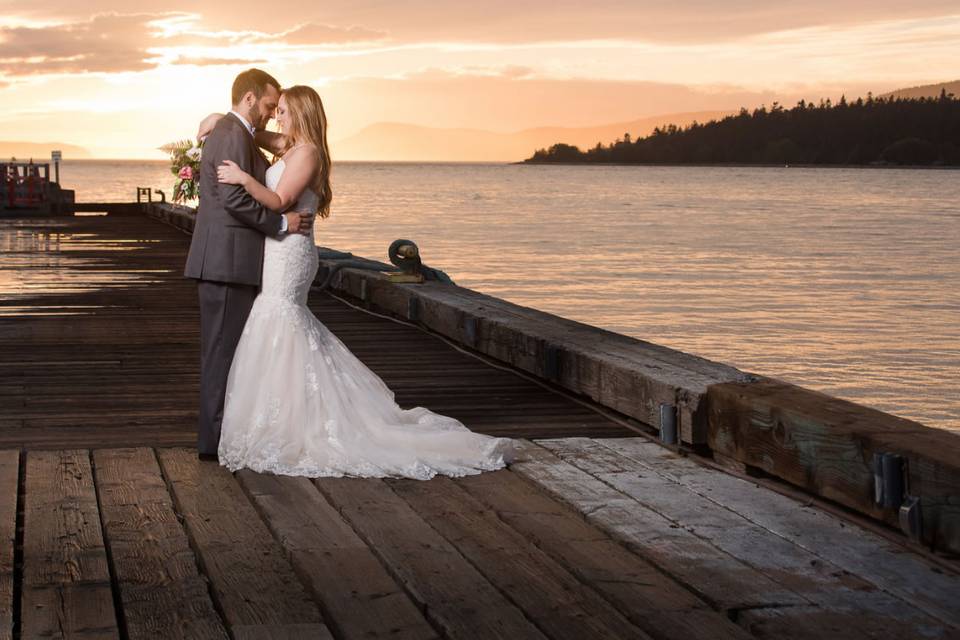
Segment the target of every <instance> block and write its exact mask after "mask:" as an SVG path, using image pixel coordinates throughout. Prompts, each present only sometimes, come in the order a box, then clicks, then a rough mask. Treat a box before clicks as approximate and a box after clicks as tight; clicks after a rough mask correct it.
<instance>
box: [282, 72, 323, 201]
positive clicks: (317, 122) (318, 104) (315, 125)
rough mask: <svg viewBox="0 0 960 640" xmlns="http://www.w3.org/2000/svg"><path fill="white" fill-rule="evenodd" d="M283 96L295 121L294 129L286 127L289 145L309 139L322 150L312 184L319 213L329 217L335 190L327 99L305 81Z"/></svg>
mask: <svg viewBox="0 0 960 640" xmlns="http://www.w3.org/2000/svg"><path fill="white" fill-rule="evenodd" d="M283 97H284V99H285V100H286V103H287V111H288V112H289V113H290V121H291V124H292V126H291V130H290V131H284V133H285V134H286V135H287V138H288V149H289V147H292V146H293V145H295V144H303V143H305V142H309V143H311V144H313V145H314V146H315V147H316V148H317V151H319V152H320V167H319V170H318V171H317V179H316V181H315V182H314V184H313V185H311V186H312V187H313V190H314V191H315V192H316V193H317V195H318V196H320V203H319V204H318V205H317V214H318V215H319V216H320V217H321V218H326V217H327V216H329V215H330V201H331V200H332V199H333V191H332V190H331V188H330V169H331V162H330V147H329V146H327V114H326V112H325V111H324V110H323V101H322V100H321V99H320V95H319V94H318V93H317V92H316V91H314V90H313V89H311V88H310V87H307V86H305V85H296V86H293V87H290V88H289V89H284V90H283Z"/></svg>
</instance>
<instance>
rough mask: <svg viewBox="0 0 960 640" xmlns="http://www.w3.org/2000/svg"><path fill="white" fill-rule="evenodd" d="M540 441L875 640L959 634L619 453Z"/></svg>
mask: <svg viewBox="0 0 960 640" xmlns="http://www.w3.org/2000/svg"><path fill="white" fill-rule="evenodd" d="M540 444H541V445H542V446H544V447H546V448H547V449H549V450H551V451H552V452H554V453H555V454H557V455H559V456H560V457H561V458H562V459H563V460H565V461H567V462H570V463H571V464H573V465H575V466H577V467H578V468H580V469H582V470H584V471H586V472H588V473H590V474H591V475H593V476H595V477H597V478H599V479H600V480H602V481H603V482H604V483H606V484H608V485H609V486H611V487H613V488H614V489H616V490H618V491H620V492H621V493H623V494H625V495H627V496H629V497H630V498H632V499H634V500H635V501H636V502H637V503H639V504H642V505H643V506H645V507H647V508H650V509H652V510H654V511H657V512H659V513H669V516H670V518H671V519H673V520H674V521H675V522H676V524H677V525H678V526H679V527H681V528H683V529H686V530H687V531H690V532H691V533H693V534H694V535H696V536H698V537H699V538H700V539H702V540H704V541H706V542H708V543H709V544H711V545H713V546H715V547H716V548H717V549H718V550H720V551H721V552H723V553H727V554H729V555H731V556H733V557H735V558H738V559H739V560H740V561H742V562H744V563H745V564H747V565H749V566H750V567H752V568H754V569H755V570H757V571H758V572H760V573H762V574H764V575H765V576H767V577H769V578H770V579H772V580H773V581H775V582H777V583H778V584H779V585H780V586H781V587H782V588H783V589H786V590H789V591H791V592H793V593H796V594H797V595H799V596H801V597H803V598H804V599H805V600H807V601H808V602H810V603H812V604H815V605H817V606H818V607H819V608H820V610H821V611H822V612H824V614H825V618H828V619H830V620H831V621H833V622H837V621H839V620H841V619H842V618H844V617H845V618H846V620H847V623H848V625H849V626H851V627H854V628H858V629H860V630H863V631H865V632H867V631H869V634H870V635H869V637H872V638H878V639H879V638H890V639H891V640H892V639H894V638H900V637H903V635H904V634H909V633H910V632H912V631H915V630H917V629H924V630H925V631H926V632H927V633H929V634H930V636H931V637H949V635H950V634H951V633H953V629H952V628H951V626H950V625H946V624H943V623H942V622H939V621H937V620H936V619H934V618H932V617H931V616H929V615H927V614H926V613H924V612H923V611H921V610H919V609H917V608H916V607H913V606H911V605H910V604H908V603H907V602H905V601H903V600H901V599H900V598H897V597H894V596H891V595H890V594H889V593H886V592H885V591H883V590H882V589H880V588H879V587H877V585H875V584H873V583H872V582H870V581H868V580H866V579H864V578H862V577H860V576H858V575H856V574H853V573H850V572H847V571H844V570H843V569H842V568H841V567H838V566H837V565H835V564H833V563H832V562H829V561H828V560H825V559H823V558H821V557H819V556H817V555H816V554H815V553H813V552H811V551H808V550H806V549H803V548H802V547H800V546H799V545H797V544H794V543H793V542H792V541H790V540H787V539H785V538H783V537H781V536H779V535H777V534H775V533H773V532H771V531H770V530H768V529H766V528H764V527H762V526H760V525H758V524H756V523H754V522H752V521H751V520H749V519H748V518H745V517H744V516H742V515H741V514H739V513H737V512H736V511H734V510H732V509H729V508H726V507H723V506H721V505H718V504H716V503H715V502H713V501H711V500H709V499H707V498H706V497H704V496H701V495H699V494H697V493H696V492H693V491H690V490H689V489H688V488H687V487H685V486H683V485H681V484H680V483H677V482H675V481H674V480H672V479H670V478H667V477H664V476H662V475H660V474H658V473H656V472H655V471H653V470H651V469H649V468H648V467H645V466H643V465H642V464H640V463H638V462H637V461H635V460H631V459H630V458H627V457H625V456H622V455H620V454H619V453H617V452H616V451H613V450H612V449H611V448H609V447H605V446H604V445H603V444H602V442H601V441H597V440H591V439H588V438H571V439H567V440H545V441H542V442H541V443H540ZM717 473H718V475H719V472H717ZM919 579H922V576H919ZM826 614H829V616H827V615H826ZM807 627H809V628H814V627H815V624H814V623H808V624H807ZM829 633H830V630H829V629H823V630H822V634H823V635H825V636H826V635H829Z"/></svg>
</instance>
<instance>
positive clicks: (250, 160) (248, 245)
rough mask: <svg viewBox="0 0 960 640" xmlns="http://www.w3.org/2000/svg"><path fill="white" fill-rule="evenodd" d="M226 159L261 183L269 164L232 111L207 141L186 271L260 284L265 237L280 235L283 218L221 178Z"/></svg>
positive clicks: (193, 275) (191, 274) (189, 274)
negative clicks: (221, 170) (219, 172)
mask: <svg viewBox="0 0 960 640" xmlns="http://www.w3.org/2000/svg"><path fill="white" fill-rule="evenodd" d="M224 160H233V161H234V162H236V163H237V164H238V165H239V166H240V168H241V169H243V170H244V171H246V172H247V173H249V174H250V175H251V176H253V177H254V179H255V180H257V181H259V182H261V183H262V182H263V181H264V176H265V174H266V172H267V168H268V166H269V163H268V162H267V159H266V158H264V157H263V154H262V153H260V150H259V149H258V148H257V146H256V143H255V142H254V140H253V136H251V135H250V132H249V131H248V130H247V128H246V127H245V126H244V125H243V123H242V122H240V120H239V119H238V118H237V117H236V116H234V115H233V114H232V113H228V114H227V115H226V116H224V117H223V118H221V119H220V121H219V122H218V123H217V126H216V127H214V129H213V131H212V132H211V133H210V135H209V136H208V137H207V139H206V141H205V142H204V143H203V155H202V156H201V159H200V207H199V209H198V210H197V222H196V225H195V227H194V229H193V238H192V239H191V241H190V252H189V253H188V254H187V265H186V268H185V269H184V275H185V276H187V277H188V278H195V279H197V280H213V281H216V282H232V283H238V284H249V285H257V286H259V285H260V276H261V273H262V271H263V239H264V236H276V235H278V234H279V233H280V216H279V215H277V214H276V213H274V212H273V211H270V210H269V209H267V208H266V207H264V206H263V205H261V204H260V203H259V202H257V201H256V200H254V199H253V197H252V196H251V195H250V194H249V193H247V192H246V190H245V189H244V188H243V187H241V186H240V185H235V184H221V183H220V182H218V181H217V167H219V166H220V165H221V164H223V161H224Z"/></svg>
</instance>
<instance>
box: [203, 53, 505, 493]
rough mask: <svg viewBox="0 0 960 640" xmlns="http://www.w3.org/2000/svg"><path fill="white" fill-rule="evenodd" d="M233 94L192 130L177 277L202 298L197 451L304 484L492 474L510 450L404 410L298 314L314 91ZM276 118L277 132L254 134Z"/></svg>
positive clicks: (308, 212)
mask: <svg viewBox="0 0 960 640" xmlns="http://www.w3.org/2000/svg"><path fill="white" fill-rule="evenodd" d="M231 97H232V103H233V106H232V109H231V111H230V112H229V113H228V114H226V115H222V116H221V115H219V114H213V115H211V116H209V117H208V118H206V119H205V120H204V121H203V122H202V123H201V125H200V131H199V137H201V138H205V142H204V147H203V155H202V158H201V168H200V187H201V189H200V191H201V197H200V206H199V208H198V210H197V221H196V226H195V228H194V232H193V238H192V241H191V244H190V253H189V255H188V257H187V265H186V269H185V275H186V276H187V277H189V278H193V279H195V280H196V281H197V285H198V292H199V297H200V349H201V365H200V420H199V437H198V454H199V456H200V457H201V458H210V459H219V461H220V464H222V465H225V466H226V467H227V468H229V469H230V470H234V471H235V470H237V469H241V468H248V469H252V470H254V471H258V472H270V473H275V474H281V475H298V476H310V477H321V476H337V477H339V476H355V477H406V478H417V479H424V480H425V479H428V478H431V477H433V476H434V475H437V474H442V475H449V476H463V475H470V474H475V473H480V472H482V471H487V470H494V469H499V468H502V467H503V466H504V465H505V464H506V463H507V462H509V460H510V458H511V457H512V454H513V445H512V441H510V440H509V439H505V438H493V437H490V436H485V435H481V434H477V433H473V432H471V431H470V430H469V429H467V428H466V427H465V426H464V425H463V424H462V423H460V422H459V421H457V420H455V419H454V418H450V417H447V416H442V415H439V414H436V413H433V412H432V411H429V410H428V409H425V408H423V407H416V408H413V409H406V410H405V409H401V408H400V407H399V406H398V405H397V404H396V402H394V396H393V393H392V392H391V391H390V389H389V388H388V387H387V386H386V385H385V384H384V382H383V381H382V380H381V379H380V378H379V377H378V376H377V375H376V374H375V373H374V372H373V371H371V370H370V369H368V368H367V367H366V365H364V364H363V363H362V362H361V361H360V360H359V359H357V358H356V356H354V355H353V354H352V353H351V352H350V351H349V350H348V349H347V348H346V347H345V346H344V344H343V343H342V342H341V341H340V340H339V339H338V338H337V337H336V336H335V335H334V334H333V333H332V332H331V331H330V330H329V329H327V328H326V327H325V326H324V325H323V324H322V323H321V322H320V321H319V320H317V318H316V317H315V316H314V315H313V313H312V312H311V311H310V309H309V308H308V307H307V295H308V293H309V291H310V285H311V283H312V282H313V278H314V276H315V274H316V272H317V267H318V260H317V251H316V247H315V246H314V240H313V222H314V220H315V218H316V216H318V215H319V216H320V217H321V218H325V217H326V216H327V215H329V211H330V202H331V198H332V195H333V192H332V190H331V187H330V168H331V164H330V154H329V150H328V147H327V120H326V115H325V113H324V109H323V103H322V101H321V99H320V96H319V95H318V94H317V93H316V91H314V90H313V89H311V88H310V87H306V86H294V87H290V88H289V89H285V90H281V88H280V84H279V83H278V82H277V81H276V80H275V79H274V78H273V77H272V76H270V75H269V74H267V73H265V72H264V71H261V70H259V69H250V70H248V71H244V72H243V73H241V74H240V75H239V76H237V78H236V80H235V81H234V83H233V89H232V95H231ZM274 114H276V119H277V122H278V124H279V125H280V130H281V133H273V132H269V131H266V130H264V127H265V126H266V124H267V122H268V121H269V120H270V119H271V118H272V117H274ZM261 148H262V149H265V150H267V151H269V152H271V153H272V154H273V155H274V157H276V158H277V160H276V162H274V163H273V164H272V165H271V164H270V163H269V162H268V161H267V159H266V158H265V157H264V155H263V154H262V153H261V151H260V149H261Z"/></svg>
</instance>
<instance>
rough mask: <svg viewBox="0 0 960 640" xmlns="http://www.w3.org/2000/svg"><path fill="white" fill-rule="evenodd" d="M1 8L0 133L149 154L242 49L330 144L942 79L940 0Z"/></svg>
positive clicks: (943, 5) (242, 56) (96, 2)
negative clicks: (315, 117) (406, 127)
mask: <svg viewBox="0 0 960 640" xmlns="http://www.w3.org/2000/svg"><path fill="white" fill-rule="evenodd" d="M0 6H2V11H0V140H4V141H9V140H20V141H31V142H46V141H58V142H65V143H71V144H76V145H80V146H83V147H85V148H87V149H89V150H90V152H91V153H92V154H94V155H95V156H98V157H114V158H120V157H131V158H162V157H163V155H162V154H161V153H160V152H158V151H156V150H155V148H156V147H157V146H158V145H160V144H162V143H164V142H168V141H170V140H174V139H179V138H184V137H189V136H191V135H193V133H194V132H195V128H196V123H197V122H198V121H199V119H200V118H201V117H202V116H203V115H205V114H207V113H209V112H211V111H225V110H227V109H228V108H229V106H230V105H229V93H230V83H231V81H232V79H233V77H234V76H235V75H236V73H237V72H239V71H241V70H243V69H245V68H248V67H250V66H258V67H261V68H263V69H266V70H267V71H269V72H271V73H272V74H273V75H275V76H276V77H277V78H278V79H279V80H280V82H281V83H282V84H284V85H293V84H309V85H312V86H314V87H315V88H317V89H318V91H320V93H321V95H322V96H323V97H324V100H325V103H326V105H327V112H328V116H329V119H330V123H331V124H330V126H331V130H330V138H331V141H333V142H335V141H336V140H338V139H343V138H346V137H349V136H351V135H353V134H355V133H357V132H358V131H360V130H361V129H363V128H364V127H366V126H369V125H372V124H374V123H378V122H403V123H410V124H416V125H426V126H432V127H468V128H476V129H485V130H490V131H497V132H511V131H516V130H520V129H524V128H529V127H537V126H576V127H585V126H591V125H600V124H605V123H611V122H619V121H628V120H634V119H638V118H642V117H645V116H651V115H658V114H664V113H673V112H679V111H698V110H708V109H736V108H737V107H739V106H741V105H743V106H750V107H752V106H757V105H759V104H761V103H767V104H769V103H770V102H772V101H773V100H778V99H779V100H780V101H782V102H785V103H787V104H792V102H793V101H795V100H796V99H798V98H800V97H804V98H807V99H814V100H816V99H819V98H820V97H828V96H829V97H834V98H835V97H837V96H839V95H840V94H841V93H846V94H847V95H848V96H851V95H865V94H866V92H867V91H873V92H874V93H882V92H884V91H888V90H892V89H896V88H900V87H905V86H914V85H919V84H927V83H934V82H943V81H948V80H955V79H958V78H960V5H958V3H957V1H956V0H912V1H911V2H903V0H807V1H806V2H792V3H783V2H769V0H767V1H764V2H759V1H754V0H726V1H724V2H719V1H717V0H678V1H675V2H663V1H659V0H657V1H655V0H629V1H623V0H594V1H593V2H590V3H585V2H572V1H570V0H550V1H547V0H510V1H503V0H487V1H486V2H475V1H474V2H461V1H459V0H446V1H445V2H426V1H424V0H414V1H407V2H381V1H371V0H350V1H346V0H324V1H323V2H317V1H316V0H310V1H298V0H273V1H272V2H250V1H247V0H232V1H230V2H219V1H217V0H207V1H205V2H185V1H182V2H181V1H177V2H167V3H149V4H148V3H140V4H138V3H135V2H130V1H129V0H123V1H119V0H88V1H87V2H82V3H79V2H76V1H75V0H44V1H42V2H33V3H28V2H21V1H17V2H8V1H6V0H0ZM148 6H149V7H150V8H149V9H147V8H143V9H140V8H138V7H148ZM161 6H162V7H163V8H162V9H158V8H157V7H161Z"/></svg>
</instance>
